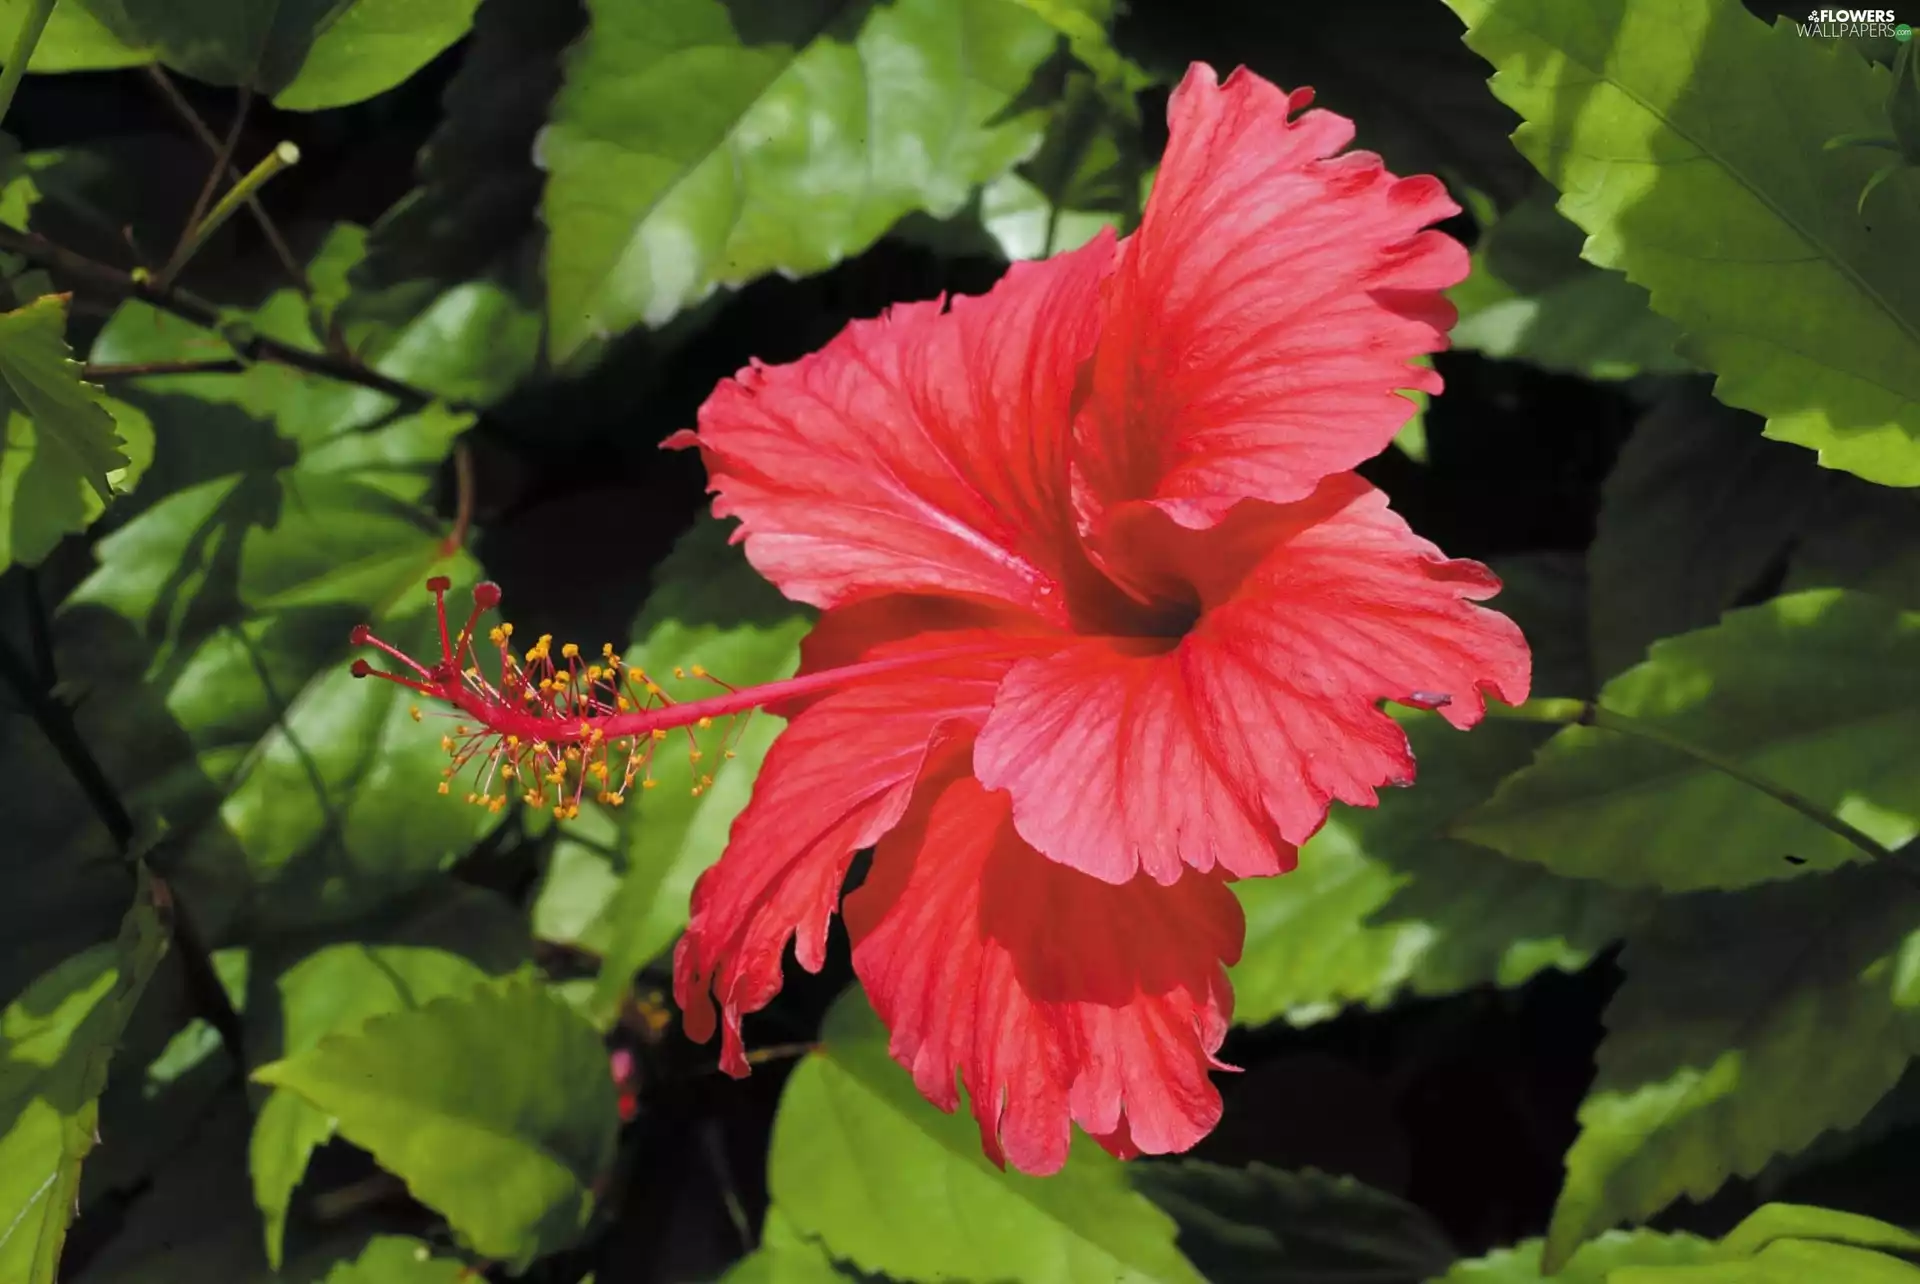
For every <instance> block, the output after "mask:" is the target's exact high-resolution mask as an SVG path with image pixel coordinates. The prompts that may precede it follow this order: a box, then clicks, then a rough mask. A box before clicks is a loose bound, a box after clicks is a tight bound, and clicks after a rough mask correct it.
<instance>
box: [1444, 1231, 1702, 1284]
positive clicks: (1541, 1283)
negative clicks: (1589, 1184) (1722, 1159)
mask: <svg viewBox="0 0 1920 1284" xmlns="http://www.w3.org/2000/svg"><path fill="white" fill-rule="evenodd" d="M1542 1247H1543V1241H1541V1240H1537V1239H1530V1240H1526V1241H1525V1242H1523V1243H1521V1244H1518V1245H1516V1246H1514V1247H1513V1248H1502V1249H1496V1250H1495V1251H1494V1252H1492V1253H1489V1254H1487V1255H1486V1256H1485V1257H1478V1258H1474V1259H1473V1260H1472V1261H1467V1262H1460V1263H1458V1264H1456V1265H1455V1266H1454V1268H1453V1269H1452V1270H1450V1271H1448V1272H1447V1273H1446V1274H1445V1275H1443V1276H1441V1277H1440V1279H1439V1280H1438V1281H1436V1282H1435V1284H1617V1282H1618V1280H1619V1279H1620V1278H1621V1277H1620V1276H1618V1275H1615V1274H1614V1272H1615V1271H1618V1270H1622V1269H1625V1268H1627V1267H1635V1266H1686V1265H1690V1264H1692V1263H1695V1262H1707V1261H1712V1260H1713V1258H1714V1255H1715V1251H1716V1250H1715V1246H1714V1245H1713V1243H1712V1242H1711V1241H1708V1240H1704V1239H1700V1238H1698V1237H1697V1236H1693V1235H1685V1234H1677V1235H1669V1234H1663V1233H1660V1232H1657V1231H1631V1232H1629V1231H1608V1232H1607V1233H1606V1234H1604V1235H1602V1236H1600V1237H1599V1238H1598V1239H1595V1240H1592V1241H1590V1242H1588V1243H1585V1244H1582V1245H1581V1246H1580V1250H1579V1251H1578V1252H1576V1253H1575V1254H1574V1255H1573V1257H1572V1258H1571V1259H1570V1260H1568V1262H1567V1263H1566V1265H1564V1266H1562V1267H1561V1268H1560V1270H1559V1271H1557V1272H1554V1273H1552V1274H1551V1275H1550V1274H1549V1273H1548V1272H1547V1271H1545V1270H1543V1269H1541V1265H1540V1250H1541V1248H1542Z"/></svg>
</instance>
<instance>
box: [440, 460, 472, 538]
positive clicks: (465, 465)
mask: <svg viewBox="0 0 1920 1284" xmlns="http://www.w3.org/2000/svg"><path fill="white" fill-rule="evenodd" d="M453 486H454V510H453V529H452V530H450V531H448V532H447V538H446V539H445V540H443V541H442V542H441V544H440V555H441V556H442V557H448V556H451V555H452V554H454V553H457V552H459V551H460V550H461V549H463V548H465V547H466V546H467V528H468V527H470V526H471V525H473V451H472V450H470V449H468V447H467V443H466V442H464V441H459V442H455V443H454V445H453Z"/></svg>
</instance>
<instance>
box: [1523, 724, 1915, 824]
mask: <svg viewBox="0 0 1920 1284" xmlns="http://www.w3.org/2000/svg"><path fill="white" fill-rule="evenodd" d="M1487 714H1488V716H1489V717H1495V718H1504V719H1509V720H1513V721H1518V722H1546V723H1553V724H1556V725H1559V726H1568V727H1572V726H1579V727H1597V728H1599V729H1600V730H1602V731H1612V732H1616V733H1618V734H1620V735H1624V736H1633V737H1635V738H1637V739H1640V740H1646V741H1650V742H1652V743H1653V744H1657V745H1663V746H1665V747H1666V748H1668V749H1671V750H1673V751H1674V752H1675V753H1679V754H1684V755H1685V756H1687V757H1689V758H1692V759H1693V760H1694V761H1695V762H1698V763H1700V764H1701V765H1702V766H1705V767H1710V768H1712V769H1713V770H1714V771H1717V772H1719V773H1720V774H1721V775H1723V776H1728V777H1730V778H1732V779H1734V780H1737V781H1739V782H1740V783H1741V784H1743V785H1745V786H1747V787H1748V788H1749V789H1753V790H1757V791H1758V792H1760V793H1763V794H1765V795H1766V796H1767V797H1769V798H1771V799H1773V800H1774V801H1775V802H1777V803H1779V804H1780V805H1782V806H1783V807H1790V808H1792V809H1793V810H1794V811H1797V812H1799V813H1800V814H1801V815H1802V816H1805V817H1806V818H1807V819H1808V820H1810V821H1812V822H1813V823H1814V824H1816V825H1818V826H1820V828H1822V829H1824V830H1826V831H1827V832H1828V833H1830V834H1833V835H1834V836H1835V837H1837V838H1839V839H1841V840H1842V841H1844V842H1846V843H1848V844H1849V845H1851V846H1853V847H1856V848H1858V849H1859V850H1860V851H1862V852H1864V853H1865V854H1866V855H1867V856H1869V857H1870V858H1872V859H1874V860H1876V861H1884V860H1890V859H1892V857H1893V853H1892V852H1890V851H1888V850H1887V848H1886V847H1885V846H1883V845H1882V844H1881V843H1879V842H1878V841H1877V840H1875V839H1874V838H1873V837H1872V836H1871V835H1869V834H1866V833H1863V832H1862V831H1860V830H1858V829H1856V828H1854V827H1853V826H1852V825H1850V824H1848V823H1847V822H1846V821H1844V820H1842V819H1840V817H1838V816H1836V815H1834V814H1833V813H1832V812H1830V811H1828V810H1827V809H1826V808H1824V807H1822V806H1820V804H1818V803H1816V802H1814V801H1813V800H1812V799H1811V798H1808V797H1807V796H1806V795H1804V794H1801V793H1797V792H1795V791H1794V790H1792V789H1789V788H1788V787H1787V786H1785V785H1783V784H1781V783H1780V782H1779V781H1777V780H1774V779H1772V778H1770V777H1767V776H1763V775H1761V774H1760V773H1759V772H1757V771H1753V770H1751V769H1750V768H1748V767H1747V766H1746V765H1745V764H1744V763H1740V762H1737V761H1735V760H1734V759H1732V758H1728V757H1726V756H1724V755H1723V754H1720V753H1716V752H1715V751H1714V750H1712V749H1708V748H1706V747H1705V746H1703V745H1697V744H1694V743H1693V742H1691V741H1688V740H1683V739H1681V738H1680V737H1679V736H1675V735H1672V734H1670V733H1668V732H1665V731H1662V730H1661V729H1660V728H1659V727H1656V726H1654V725H1653V724H1652V723H1650V722H1642V721H1640V720H1639V719H1638V718H1631V717H1628V716H1627V715H1626V714H1624V713H1616V712H1615V711H1613V710H1612V709H1608V708H1605V707H1603V706H1602V705H1600V704H1598V703H1596V702H1595V701H1592V700H1573V699H1558V700H1529V701H1528V702H1527V703H1525V704H1523V705H1520V706H1518V707H1517V708H1509V707H1506V706H1503V705H1500V704H1497V703H1495V702H1492V701H1489V702H1488V704H1487Z"/></svg>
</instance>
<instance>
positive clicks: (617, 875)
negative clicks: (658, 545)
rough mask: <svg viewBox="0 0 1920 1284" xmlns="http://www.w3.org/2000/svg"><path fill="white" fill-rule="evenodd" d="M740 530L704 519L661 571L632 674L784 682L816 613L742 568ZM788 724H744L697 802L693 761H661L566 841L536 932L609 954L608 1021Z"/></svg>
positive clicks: (711, 760)
mask: <svg viewBox="0 0 1920 1284" xmlns="http://www.w3.org/2000/svg"><path fill="white" fill-rule="evenodd" d="M732 529H733V527H732V524H731V523H725V522H719V521H715V520H714V519H712V518H707V517H703V518H701V519H700V520H699V521H698V522H697V523H696V524H695V525H694V526H693V527H692V529H691V530H689V531H688V532H687V533H686V534H685V535H683V536H681V538H680V541H679V543H677V544H676V545H675V546H674V549H673V552H671V553H670V554H668V555H667V557H666V559H665V560H664V561H662V562H661V563H660V565H659V567H658V568H656V570H655V573H654V588H653V592H652V593H651V594H650V595H648V598H647V601H646V604H645V605H644V606H642V607H641V609H640V613H639V615H638V616H637V617H636V618H635V619H634V622H633V642H632V644H631V645H629V646H628V648H627V649H626V650H625V651H623V652H621V655H622V657H623V658H624V659H625V660H626V662H627V663H628V664H631V665H637V666H639V667H641V668H643V669H645V670H646V671H647V672H649V673H654V674H663V675H664V674H670V673H672V672H674V670H675V668H676V667H682V666H691V665H695V664H698V665H701V666H703V667H705V668H706V670H707V671H708V672H709V673H712V674H713V675H715V676H716V677H719V678H722V679H724V680H725V681H727V682H729V683H731V684H732V685H734V686H750V685H752V684H755V683H760V682H771V681H774V680H776V679H779V678H784V677H787V676H788V675H789V674H791V673H792V672H793V671H794V669H795V668H796V667H797V666H798V665H799V662H800V640H801V638H803V637H805V636H806V633H807V630H808V629H809V628H810V627H811V621H812V616H811V613H810V612H808V611H807V610H806V609H805V608H803V607H799V606H796V605H794V604H793V603H792V602H789V601H788V600H787V599H786V598H784V597H782V596H781V595H780V593H779V591H778V590H777V589H775V588H774V587H773V586H772V585H770V584H768V583H767V582H766V580H764V579H762V578H761V577H760V575H759V574H758V573H757V572H755V571H754V569H753V568H752V567H751V566H749V565H748V564H747V559H746V557H745V556H744V555H743V554H742V553H741V551H740V549H739V548H738V547H737V546H734V545H732V544H730V543H728V539H729V537H730V535H731V533H732ZM785 725H786V724H785V723H784V722H783V721H782V720H781V719H779V718H776V717H774V716H773V715H771V714H765V713H756V714H754V715H753V716H752V717H751V718H749V719H748V720H747V722H746V725H745V727H744V728H743V729H741V730H740V731H739V732H738V733H737V734H738V737H739V738H738V740H737V741H736V742H734V743H733V750H734V753H735V755H736V756H735V758H734V759H733V760H732V761H730V762H724V765H722V766H721V769H720V770H717V771H713V772H712V775H713V777H714V783H713V785H712V787H711V788H707V789H703V790H702V791H701V792H700V793H699V794H698V795H695V794H694V792H693V785H694V764H693V762H692V761H691V760H689V759H688V757H687V755H686V754H685V753H683V752H677V751H676V752H672V753H661V754H659V755H657V756H656V757H655V759H654V765H653V772H652V775H653V779H654V780H655V781H657V782H658V783H657V785H656V787H654V788H652V789H648V790H644V791H640V792H637V793H635V794H633V795H632V796H631V797H630V798H629V800H628V802H627V805H626V806H625V807H624V808H623V809H621V810H620V811H618V812H611V811H608V810H606V809H604V808H601V809H596V811H595V812H594V813H593V814H592V815H583V816H582V817H581V818H580V819H579V820H577V821H575V822H573V823H572V824H570V825H568V826H567V828H566V830H565V831H564V832H563V836H562V837H561V839H560V841H559V842H558V843H557V844H556V846H555V848H554V856H553V863H552V865H551V866H550V867H549V870H548V876H547V880H546V883H545V885H544V886H543V888H542V890H541V895H540V898H539V900H538V902H536V904H535V907H534V924H535V931H536V932H537V933H538V934H539V935H540V937H541V938H542V939H544V940H557V941H568V942H572V943H575V944H579V945H583V946H586V947H588V948H591V949H594V950H596V951H598V952H601V953H602V954H603V959H604V961H603V963H602V966H601V971H600V983H599V985H598V987H597V988H596V990H595V992H594V1000H593V1007H594V1011H595V1013H596V1015H597V1016H598V1018H599V1019H600V1020H601V1021H602V1022H603V1023H607V1022H611V1020H612V1019H613V1016H614V1014H615V1012H616V1011H617V1010H618V1008H619V1005H620V1002H621V1000H622V999H623V998H624V997H625V996H626V994H627V991H628V989H629V988H630V987H631V985H632V982H633V974H634V973H635V972H637V971H639V970H640V969H641V968H643V967H645V966H646V965H647V964H649V963H651V962H652V961H653V960H654V959H655V958H657V957H658V956H659V955H660V953H661V952H662V951H663V950H665V949H666V948H667V947H668V946H669V945H671V944H673V940H674V938H675V937H677V936H678V935H679V934H680V931H681V929H683V928H684V927H686V925H687V898H688V896H689V894H690V893H691V892H692V890H693V882H694V880H695V879H696V878H698V877H699V876H700V874H701V872H702V871H703V870H705V869H706V868H707V867H708V866H709V865H711V864H713V862H714V861H716V860H718V859H719V857H720V852H721V851H722V849H724V848H725V847H726V844H727V835H728V833H729V832H730V831H731V830H732V828H733V820H734V817H735V816H737V815H739V814H740V809H741V808H743V807H745V806H746V805H747V798H748V797H749V796H750V795H751V794H752V792H753V781H754V777H755V776H756V775H757V774H758V772H759V770H760V763H761V761H762V760H763V759H764V758H765V757H766V754H767V750H768V748H770V747H771V746H772V744H773V740H774V737H775V736H777V735H778V734H779V732H780V728H781V727H783V726H785ZM730 734H736V733H735V732H734V731H733V729H732V728H718V727H717V728H715V730H714V731H713V732H712V733H711V734H710V735H709V736H708V737H707V739H706V740H705V741H703V744H704V745H705V748H706V749H707V750H708V751H709V752H707V753H706V754H705V756H704V757H703V760H702V766H703V768H705V767H710V766H712V765H714V764H715V763H716V761H718V760H720V755H719V754H718V753H715V752H711V750H713V749H714V748H715V746H717V745H718V744H719V743H720V742H721V739H722V738H723V737H725V736H727V735H730ZM702 774H705V771H704V770H703V773H702ZM609 894H610V895H609ZM596 898H604V899H600V900H599V902H598V904H596V903H595V900H596Z"/></svg>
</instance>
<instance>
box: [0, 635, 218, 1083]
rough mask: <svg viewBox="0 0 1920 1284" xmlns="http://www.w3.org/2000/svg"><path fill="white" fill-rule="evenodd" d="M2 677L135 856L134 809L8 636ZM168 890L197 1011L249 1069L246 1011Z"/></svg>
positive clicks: (1, 653)
mask: <svg viewBox="0 0 1920 1284" xmlns="http://www.w3.org/2000/svg"><path fill="white" fill-rule="evenodd" d="M0 679H3V680H4V681H5V682H6V684H7V685H8V686H10V687H12V688H13V692H14V695H15V697H16V698H18V699H19V701H20V703H21V705H22V706H24V707H25V709H26V711H27V713H28V714H29V715H30V716H31V717H32V718H33V720H34V723H35V724H36V725H37V726H38V727H39V728H40V734H41V735H42V736H45V737H46V740H47V743H48V744H49V745H51V746H52V747H53V751H54V753H55V754H57V755H58V756H59V758H60V761H61V763H62V764H63V765H64V766H65V767H66V769H67V773H68V774H69V775H71V776H72V777H73V781H74V783H75V784H76V785H78V786H79V787H80V792H81V793H82V794H84V795H85V796H86V799H87V805H88V806H90V807H91V808H93V814H94V815H95V816H96V817H98V818H99V821H100V824H101V825H102V827H104V828H105V829H106V831H107V834H108V836H109V837H111V838H112V839H113V845H114V846H115V847H117V848H119V849H120V854H121V855H123V856H125V857H127V858H128V859H129V860H132V859H134V858H135V852H134V838H135V833H136V831H135V827H134V823H133V815H132V813H130V812H129V811H128V810H127V808H126V805H125V804H124V803H122V802H121V801H120V793H119V791H118V790H116V789H115V788H114V786H113V782H112V781H111V780H109V779H108V778H107V773H106V771H105V770H104V769H102V767H101V766H100V764H99V762H98V761H96V760H95V758H94V756H93V753H92V751H91V750H90V749H88V748H87V742H86V740H85V739H84V738H83V737H82V736H81V735H80V729H79V728H78V727H76V726H75V725H74V721H73V710H71V709H69V708H68V707H67V706H66V705H65V704H64V703H63V702H62V701H61V700H60V699H59V698H58V697H57V696H55V695H54V694H53V692H52V690H51V689H50V688H48V687H47V686H45V685H43V684H41V683H39V682H36V681H34V676H33V673H32V672H31V671H30V670H29V669H28V667H27V663H26V661H25V660H22V659H21V658H20V657H19V656H18V655H16V654H15V653H14V650H13V648H12V647H11V646H8V645H7V643H6V642H5V640H4V639H0ZM156 881H158V882H159V883H160V886H161V887H162V888H163V889H164V887H165V883H164V880H159V879H158V875H156ZM166 894H167V895H168V896H169V897H170V898H171V900H172V905H173V944H174V947H175V948H176V949H177V950H179V952H180V962H181V965H182V966H183V967H184V968H185V969H186V980H187V992H188V994H189V996H190V997H191V998H192V1000H193V1006H194V1011H195V1013H196V1014H197V1015H199V1016H200V1017H201V1018H202V1019H203V1020H205V1021H206V1023H207V1024H208V1025H211V1026H212V1027H213V1028H214V1030H215V1031H216V1032H217V1033H218V1034H219V1035H220V1042H221V1045H222V1046H224V1047H225V1048H226V1050H227V1055H228V1057H230V1058H231V1059H232V1061H233V1064H234V1068H235V1071H236V1073H239V1074H244V1073H246V1065H247V1053H246V1043H245V1038H244V1035H243V1033H242V1030H241V1026H240V1014H239V1013H237V1012H235V1011H234V1009H233V1002H232V1000H230V999H229V998H228V997H227V990H226V987H225V986H223V985H222V984H220V975H219V973H218V972H216V971H215V970H214V966H213V958H212V955H211V954H209V953H208V951H207V946H206V942H205V941H204V940H203V939H202V938H201V936H200V933H199V930H198V929H197V928H196V927H195V925H194V921H193V917H192V915H190V914H189V913H188V912H187V907H186V905H185V904H183V903H182V902H181V901H180V899H179V897H178V896H177V895H174V894H173V893H171V892H170V891H168V892H166Z"/></svg>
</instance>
